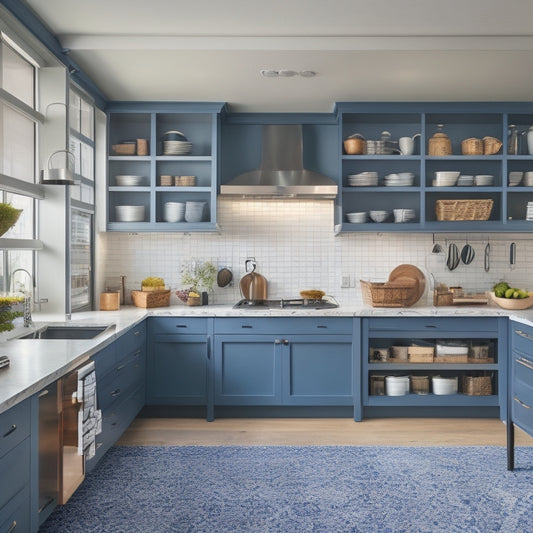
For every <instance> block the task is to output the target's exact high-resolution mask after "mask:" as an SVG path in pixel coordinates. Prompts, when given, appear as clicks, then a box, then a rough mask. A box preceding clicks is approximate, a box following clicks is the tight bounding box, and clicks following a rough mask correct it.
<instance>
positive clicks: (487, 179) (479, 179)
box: [474, 174, 494, 187]
mask: <svg viewBox="0 0 533 533" xmlns="http://www.w3.org/2000/svg"><path fill="white" fill-rule="evenodd" d="M474 185H477V186H478V187H480V186H481V187H490V186H491V185H494V176H491V175H490V174H478V175H477V176H474Z"/></svg>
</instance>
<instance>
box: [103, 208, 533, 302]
mask: <svg viewBox="0 0 533 533" xmlns="http://www.w3.org/2000/svg"><path fill="white" fill-rule="evenodd" d="M333 209H334V205H333V202H328V201H312V200H284V201H272V200H264V201H257V200H253V201H252V200H235V199H225V198H219V199H218V222H219V226H220V228H221V229H220V233H214V234H210V233H207V234H206V233H202V234H197V233H191V234H183V233H139V234H128V233H113V232H109V233H105V234H100V235H99V239H98V245H99V249H100V253H99V257H100V258H101V259H100V264H99V265H98V268H99V269H100V272H101V273H102V275H101V276H100V279H102V280H106V279H109V278H116V277H118V276H120V275H125V276H126V286H127V289H129V290H131V289H136V288H139V287H140V283H141V281H142V279H143V278H145V277H147V276H160V277H162V278H164V279H165V281H166V283H167V285H168V286H170V287H171V288H172V289H173V291H175V290H176V289H178V288H183V285H182V283H181V272H182V268H183V266H184V265H186V264H187V263H188V262H189V261H191V260H194V259H196V260H199V261H212V262H213V263H214V264H215V266H217V267H219V268H221V267H223V266H225V267H228V268H230V269H231V270H232V272H233V279H234V281H233V284H232V285H231V286H229V287H225V288H219V287H215V288H214V292H213V294H212V295H211V301H213V302H214V303H225V304H230V303H234V302H236V301H237V300H238V299H239V298H240V294H239V280H240V278H241V277H242V276H243V275H244V274H245V271H244V261H245V259H246V258H248V257H254V258H255V259H256V261H257V270H258V272H260V273H261V274H263V275H264V276H265V277H266V278H267V280H268V288H269V295H270V296H272V297H295V296H298V293H299V291H300V290H302V289H311V288H316V289H322V290H324V291H326V292H327V293H328V294H331V295H333V296H335V298H336V299H337V300H338V301H339V302H341V303H342V304H346V305H350V304H359V303H360V302H361V291H360V288H359V280H361V279H364V280H370V281H385V280H386V279H387V278H388V275H389V273H390V272H391V270H393V269H394V268H395V267H396V266H398V265H400V264H403V263H410V264H414V265H416V266H418V267H419V268H420V269H422V270H423V271H424V273H426V275H427V276H428V278H429V277H430V273H431V274H432V275H433V278H434V279H435V281H436V282H437V283H445V284H447V285H449V286H453V285H461V286H463V287H464V288H465V289H466V290H468V291H470V290H472V291H478V290H479V291H484V290H488V289H490V288H491V287H492V285H493V284H494V283H495V282H497V281H499V280H502V279H505V280H507V281H509V282H511V283H512V284H515V285H517V286H520V287H523V288H529V289H533V275H532V269H531V267H530V265H531V264H532V260H533V240H531V241H529V240H528V235H525V234H515V235H513V234H498V235H488V236H487V235H482V234H476V235H473V236H470V235H469V236H467V235H464V234H446V235H439V234H436V235H435V239H436V240H437V241H438V242H439V243H440V244H441V245H442V247H443V249H444V252H443V253H441V254H432V253H431V251H432V248H433V236H432V235H431V234H423V233H420V234H418V233H379V232H376V233H349V234H341V235H338V236H335V235H334V228H333ZM467 237H468V242H469V243H470V244H471V245H472V246H473V248H474V250H475V254H476V255H475V258H474V261H473V262H472V263H471V264H470V265H464V264H462V263H461V264H460V265H459V267H458V268H457V269H456V270H454V271H452V272H450V271H449V270H448V269H447V267H446V253H445V252H446V250H447V246H448V245H449V244H450V243H451V242H455V243H456V244H457V246H458V247H459V251H460V250H461V248H462V247H463V246H464V244H465V243H466V239H467ZM487 238H488V241H487ZM512 241H515V242H516V243H517V262H516V265H514V266H513V267H512V266H510V265H509V244H510V243H511V242H512ZM487 242H490V248H491V261H490V271H489V272H485V270H484V264H483V263H484V261H483V259H484V257H483V256H484V249H485V246H486V244H487ZM343 275H349V276H350V279H351V285H352V286H351V287H350V288H342V289H341V281H342V276H343ZM429 281H430V280H429V279H428V283H429ZM103 288H104V287H103V286H102V287H100V289H101V290H103ZM129 290H128V292H129ZM428 301H430V300H428ZM171 303H178V299H177V297H176V296H175V295H173V297H172V300H171Z"/></svg>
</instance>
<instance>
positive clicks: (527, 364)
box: [516, 357, 533, 370]
mask: <svg viewBox="0 0 533 533" xmlns="http://www.w3.org/2000/svg"><path fill="white" fill-rule="evenodd" d="M516 362H517V363H520V364H521V365H523V366H525V367H526V368H529V369H530V370H533V365H532V364H531V363H530V362H529V361H528V360H527V359H524V358H523V357H520V359H517V360H516Z"/></svg>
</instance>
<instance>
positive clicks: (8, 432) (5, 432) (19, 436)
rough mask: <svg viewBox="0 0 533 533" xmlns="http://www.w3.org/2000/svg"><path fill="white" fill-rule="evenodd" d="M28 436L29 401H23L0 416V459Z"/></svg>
mask: <svg viewBox="0 0 533 533" xmlns="http://www.w3.org/2000/svg"><path fill="white" fill-rule="evenodd" d="M29 434H30V400H29V399H28V400H25V401H23V402H20V403H19V404H17V405H15V406H14V407H12V408H11V409H8V410H7V411H5V412H4V413H2V414H1V415H0V457H2V456H3V455H4V454H6V453H7V452H8V451H9V450H11V448H14V447H15V446H16V445H17V444H18V443H19V442H22V441H23V440H24V439H25V438H26V437H27V436H28V435H29Z"/></svg>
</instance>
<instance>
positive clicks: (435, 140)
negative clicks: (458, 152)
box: [428, 133, 452, 156]
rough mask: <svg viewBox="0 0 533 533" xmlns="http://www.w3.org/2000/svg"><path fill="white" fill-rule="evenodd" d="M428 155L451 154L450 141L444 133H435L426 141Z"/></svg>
mask: <svg viewBox="0 0 533 533" xmlns="http://www.w3.org/2000/svg"><path fill="white" fill-rule="evenodd" d="M428 145H429V146H428V155H433V156H444V155H452V141H451V140H450V138H449V137H448V135H446V134H445V133H435V135H433V137H431V139H429V143H428Z"/></svg>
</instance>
